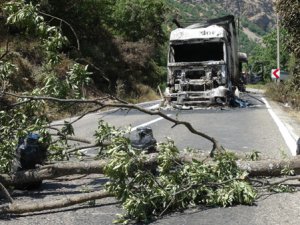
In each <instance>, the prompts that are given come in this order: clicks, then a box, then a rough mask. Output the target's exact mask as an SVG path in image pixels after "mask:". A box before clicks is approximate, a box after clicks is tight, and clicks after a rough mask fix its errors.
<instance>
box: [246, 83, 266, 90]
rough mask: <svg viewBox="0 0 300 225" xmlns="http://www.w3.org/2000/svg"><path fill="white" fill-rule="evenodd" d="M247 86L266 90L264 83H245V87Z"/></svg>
mask: <svg viewBox="0 0 300 225" xmlns="http://www.w3.org/2000/svg"><path fill="white" fill-rule="evenodd" d="M247 88H253V89H259V90H266V89H267V87H266V84H260V83H259V84H247V85H246V89H247Z"/></svg>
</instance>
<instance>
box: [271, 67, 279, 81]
mask: <svg viewBox="0 0 300 225" xmlns="http://www.w3.org/2000/svg"><path fill="white" fill-rule="evenodd" d="M271 77H272V78H275V79H279V78H280V69H279V68H278V69H274V70H272V73H271Z"/></svg>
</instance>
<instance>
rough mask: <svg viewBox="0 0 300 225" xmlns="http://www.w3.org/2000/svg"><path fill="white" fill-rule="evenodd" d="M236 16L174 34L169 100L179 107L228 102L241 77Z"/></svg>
mask: <svg viewBox="0 0 300 225" xmlns="http://www.w3.org/2000/svg"><path fill="white" fill-rule="evenodd" d="M239 58H240V57H239V54H238V49H237V40H236V32H235V24H234V17H233V16H227V17H223V18H219V19H215V20H211V21H207V22H206V23H204V24H193V25H191V26H188V27H186V28H177V29H175V30H173V31H172V32H171V34H170V41H169V54H168V80H167V89H166V93H165V95H166V98H167V99H168V100H169V101H170V102H171V103H172V104H176V105H199V104H203V103H208V104H211V103H214V102H216V101H223V102H226V101H227V98H228V96H229V95H230V93H232V92H234V87H235V86H238V82H239V78H240V62H239Z"/></svg>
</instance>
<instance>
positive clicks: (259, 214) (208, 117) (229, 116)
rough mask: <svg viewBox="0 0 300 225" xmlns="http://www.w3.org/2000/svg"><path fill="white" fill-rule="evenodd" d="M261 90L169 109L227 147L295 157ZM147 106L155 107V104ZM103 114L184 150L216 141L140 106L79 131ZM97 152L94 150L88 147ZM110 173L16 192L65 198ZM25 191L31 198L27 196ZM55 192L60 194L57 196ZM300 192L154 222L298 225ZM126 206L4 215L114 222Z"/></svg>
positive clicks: (20, 219) (102, 203) (11, 223)
mask: <svg viewBox="0 0 300 225" xmlns="http://www.w3.org/2000/svg"><path fill="white" fill-rule="evenodd" d="M261 97H262V96H261V94H251V97H250V96H244V98H246V99H247V100H249V101H250V102H251V104H252V106H251V107H248V108H220V107H213V108H209V109H207V108H205V109H204V108H203V109H196V110H181V111H178V110H166V111H165V113H166V114H168V115H169V116H171V117H173V118H178V119H180V120H184V121H188V122H190V123H192V125H193V126H194V127H195V128H196V129H198V130H199V131H202V132H205V133H207V134H209V135H210V136H213V137H215V138H216V139H217V140H219V142H220V143H221V144H222V145H223V146H224V147H225V148H227V149H230V150H234V151H238V152H250V151H252V150H257V151H260V152H262V153H263V154H264V155H266V156H268V157H270V158H282V157H289V156H291V155H292V154H293V150H290V146H289V143H287V141H286V140H289V139H287V138H286V137H284V135H282V132H284V131H281V132H280V130H282V129H281V128H280V129H279V127H280V126H278V124H276V123H275V122H274V119H273V118H272V117H271V115H270V112H269V109H268V107H267V106H266V105H265V103H263V101H262V100H261ZM155 104H157V102H154V103H151V104H149V105H143V107H148V108H151V107H152V108H153V105H155ZM99 119H103V120H105V121H107V122H108V123H110V124H112V125H114V126H117V127H124V126H131V127H132V128H133V130H134V129H136V128H137V127H139V126H144V125H148V126H150V127H151V128H152V129H153V133H154V136H155V138H156V139H157V140H158V141H164V140H165V138H166V137H170V138H172V139H173V140H175V143H176V144H177V145H178V147H179V148H180V149H183V148H185V147H187V146H189V147H192V148H196V149H201V150H205V151H210V150H211V148H212V145H211V143H209V142H208V141H206V140H204V139H203V138H201V137H198V136H196V135H192V134H191V133H189V131H188V130H187V129H186V128H185V127H183V126H176V127H174V128H171V127H172V125H173V124H171V123H170V122H168V121H166V120H164V119H161V118H159V117H156V116H149V115H145V114H142V113H140V112H138V111H136V110H130V111H127V110H118V111H109V112H99V113H96V114H92V115H87V116H86V117H84V118H83V119H82V120H80V121H79V122H77V123H76V124H75V125H74V127H75V132H76V135H78V136H81V137H85V138H91V137H93V131H94V130H95V129H96V128H97V121H98V120H99ZM87 153H88V154H93V153H94V152H93V149H90V150H88V151H87ZM104 181H105V178H103V177H101V176H99V175H90V176H88V177H85V178H82V179H80V180H69V181H63V182H57V181H45V182H44V183H43V186H42V189H41V190H39V191H35V192H28V193H24V192H18V191H15V192H14V197H15V198H16V199H22V200H30V201H32V200H40V199H43V200H46V201H47V200H50V199H53V198H59V197H60V196H61V195H62V194H63V195H66V194H71V193H78V192H82V191H83V190H85V189H86V188H89V189H90V190H92V189H99V188H101V185H102V184H103V182H104ZM297 187H298V189H300V188H299V183H298V186H297ZM24 194H25V197H24ZM53 196H54V197H53ZM299 199H300V192H296V193H292V194H291V193H282V194H276V195H275V194H274V195H270V196H264V197H262V198H260V199H259V200H258V201H257V202H256V204H255V206H235V207H230V208H204V207H197V208H192V209H188V210H186V211H185V212H182V213H173V214H170V215H167V216H165V217H164V218H162V219H160V220H158V221H154V222H153V223H152V224H165V225H171V224H172V225H183V224H186V225H192V224H195V225H196V224H197V225H198V224H203V225H204V224H214V225H224V224H230V225H234V224H241V225H242V224H249V225H266V224H267V225H273V224H274V225H275V224H276V225H278V224H280V225H281V224H282V225H298V224H300V204H299ZM121 212H122V209H121V208H120V207H119V205H118V204H117V202H116V201H115V200H114V199H113V198H110V199H105V200H97V201H96V205H95V206H94V207H90V206H88V204H87V203H85V204H82V205H80V206H74V207H70V208H68V209H61V210H52V211H48V212H43V213H34V214H28V215H23V216H12V217H9V216H8V217H3V218H2V220H0V224H6V225H19V224H20V225H21V224H22V225H26V224H28V225H33V224H43V225H48V224H49V225H50V224H51V225H52V224H65V225H69V224H70V225H71V224H76V225H82V224H87V225H88V224H91V225H92V224H95V225H96V224H97V225H99V224H100V225H102V224H112V221H113V220H114V219H115V218H116V217H115V214H116V213H121Z"/></svg>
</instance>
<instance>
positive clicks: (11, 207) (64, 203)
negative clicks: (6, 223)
mask: <svg viewBox="0 0 300 225" xmlns="http://www.w3.org/2000/svg"><path fill="white" fill-rule="evenodd" d="M107 197H112V195H111V194H109V193H108V192H106V191H102V190H101V191H95V192H91V193H84V194H76V195H75V196H66V197H62V198H61V199H59V200H53V201H37V202H33V201H30V202H21V203H17V202H14V203H12V204H8V205H6V206H3V207H0V213H11V214H23V213H32V212H39V211H44V210H50V209H58V208H64V207H68V206H72V205H76V204H80V203H83V202H87V201H90V200H95V199H102V198H107Z"/></svg>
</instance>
